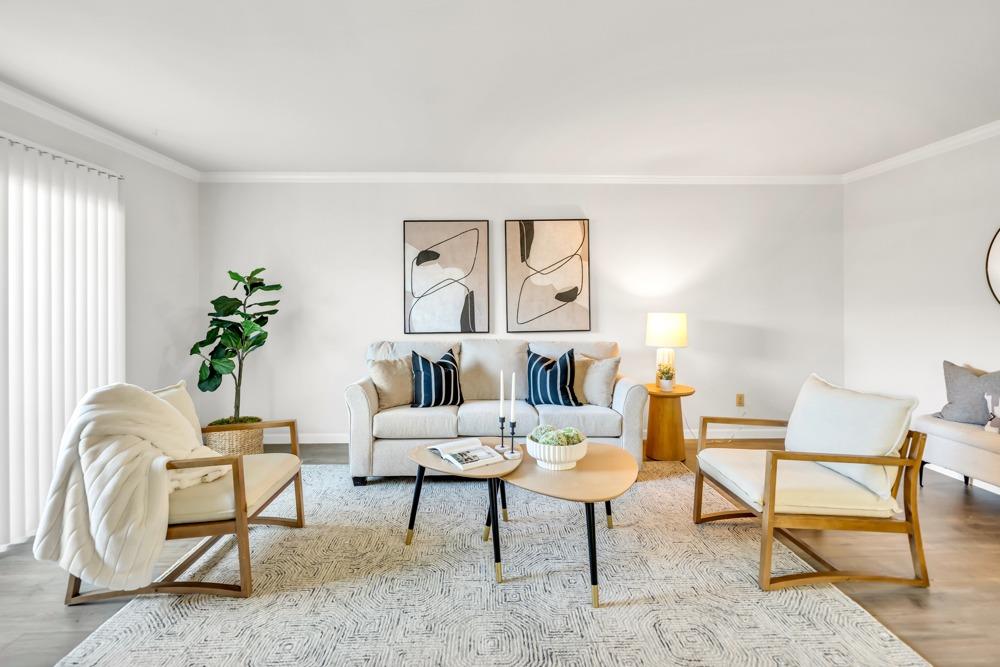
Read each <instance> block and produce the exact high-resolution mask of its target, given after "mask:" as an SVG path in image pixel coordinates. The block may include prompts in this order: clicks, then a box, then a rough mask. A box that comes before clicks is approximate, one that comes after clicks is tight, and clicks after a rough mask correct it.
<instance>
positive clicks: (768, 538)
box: [758, 508, 774, 591]
mask: <svg viewBox="0 0 1000 667" xmlns="http://www.w3.org/2000/svg"><path fill="white" fill-rule="evenodd" d="M766 509H767V508H765V510H766ZM773 550H774V528H773V527H772V526H771V522H770V521H769V520H768V516H767V512H766V511H765V512H763V513H761V515H760V574H759V576H758V582H759V584H760V589H761V590H762V591H769V590H771V553H772V552H773Z"/></svg>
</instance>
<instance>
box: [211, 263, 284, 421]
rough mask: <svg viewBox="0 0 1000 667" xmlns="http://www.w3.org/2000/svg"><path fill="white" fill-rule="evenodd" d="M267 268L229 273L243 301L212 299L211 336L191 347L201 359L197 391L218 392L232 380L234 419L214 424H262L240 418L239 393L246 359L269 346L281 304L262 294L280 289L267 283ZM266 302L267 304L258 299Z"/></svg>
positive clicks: (230, 298) (239, 299) (277, 285)
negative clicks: (271, 321) (268, 328)
mask: <svg viewBox="0 0 1000 667" xmlns="http://www.w3.org/2000/svg"><path fill="white" fill-rule="evenodd" d="M264 271H265V269H264V267H260V268H257V269H254V270H253V271H251V272H250V273H248V274H246V275H243V274H240V273H237V272H236V271H230V272H229V277H230V278H231V279H232V280H233V281H234V284H233V291H235V292H237V293H239V292H242V293H243V298H237V297H234V296H226V295H223V296H220V297H217V298H215V299H212V312H210V313H208V317H209V318H210V319H209V323H208V333H206V334H205V337H204V338H203V339H201V340H199V341H198V342H197V343H195V344H194V345H193V346H192V347H191V354H192V355H197V356H199V357H201V359H202V362H201V367H200V368H199V369H198V389H201V390H202V391H215V390H216V389H218V388H219V386H220V385H221V384H222V380H223V377H224V376H226V375H228V376H229V377H231V378H232V379H233V384H234V387H235V390H236V392H235V399H234V402H233V415H232V417H227V418H225V419H219V420H216V421H214V422H212V424H234V423H241V422H254V421H260V419H259V418H258V417H243V416H241V415H240V393H241V390H242V389H243V368H244V364H245V363H246V358H247V355H249V354H250V353H251V352H253V351H254V350H258V349H260V348H261V347H262V346H263V345H264V343H266V342H267V331H265V330H264V327H265V326H267V322H268V320H269V318H271V317H272V316H274V315H276V314H277V312H278V309H277V308H275V306H277V305H278V303H279V300H278V299H273V300H267V297H266V296H265V295H264V294H261V293H262V292H276V291H278V290H280V289H281V285H279V284H277V283H274V284H271V283H268V282H266V281H265V280H264V279H263V278H262V277H261V274H262V273H264ZM261 298H264V299H265V300H264V301H258V300H257V299H261Z"/></svg>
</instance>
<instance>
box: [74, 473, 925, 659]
mask: <svg viewBox="0 0 1000 667" xmlns="http://www.w3.org/2000/svg"><path fill="white" fill-rule="evenodd" d="M304 479H305V497H306V506H307V526H306V527H305V528H302V529H292V528H282V527H272V526H258V527H254V528H253V529H252V535H251V544H252V549H253V571H254V595H253V597H251V598H250V599H246V600H242V599H231V598H218V597H210V596H196V597H195V596H192V597H173V596H150V597H145V598H140V599H138V600H134V601H132V602H131V603H129V604H128V605H127V606H126V607H124V608H123V609H122V610H121V611H120V612H119V613H118V614H116V615H115V616H114V617H113V618H112V619H111V620H109V621H108V622H107V623H105V624H104V625H103V626H102V627H101V628H100V629H98V630H97V631H96V632H94V634H92V635H91V636H90V637H89V638H88V639H87V640H86V641H84V642H83V643H82V644H80V646H78V647H77V648H76V649H75V650H74V651H73V652H72V653H70V654H69V655H68V656H66V658H64V659H63V662H62V663H61V664H64V665H96V664H101V665H175V664H176V665H180V664H183V665H321V664H349V665H401V664H406V665H548V664H570V665H644V664H646V665H666V664H684V665H756V664H762V665H764V664H766V665H859V664H863V665H876V664H877V665H916V664H926V663H925V662H924V661H923V660H922V659H921V658H920V657H919V656H918V655H917V654H916V653H915V652H913V651H912V650H911V649H910V648H909V647H907V646H906V644H904V643H903V642H902V641H900V640H899V639H898V638H896V637H895V636H894V635H893V634H891V633H890V632H889V631H888V630H887V629H886V628H885V627H883V626H882V625H881V624H879V623H878V621H876V620H875V619H874V618H873V617H872V616H870V615H869V614H868V613H867V612H866V611H865V610H864V609H862V608H861V607H860V606H858V605H857V604H856V603H854V602H853V601H852V600H850V599H849V598H848V597H847V596H845V595H843V594H842V593H841V592H840V591H838V590H837V589H836V588H834V587H832V586H828V585H827V586H811V587H803V588H795V589H791V590H784V591H777V592H771V593H764V592H762V591H761V590H760V589H759V588H758V587H757V579H756V576H757V575H756V573H757V562H758V561H757V557H758V548H759V541H758V532H757V529H756V526H755V524H754V523H753V522H752V521H749V520H740V521H732V522H726V523H716V524H709V525H705V526H695V525H693V524H692V523H691V502H692V484H693V480H694V476H693V475H692V474H691V473H690V472H689V471H688V470H687V468H685V467H684V466H683V465H682V464H679V463H651V464H647V465H646V467H645V470H644V471H643V472H642V474H641V475H640V477H639V481H638V482H637V483H636V485H635V486H634V487H633V488H632V490H631V491H629V492H628V493H627V494H626V495H625V496H623V497H622V498H620V499H619V500H618V501H616V502H615V503H614V515H615V527H614V528H613V529H611V530H609V529H608V528H607V527H606V526H605V522H604V519H603V512H601V511H600V510H599V511H598V514H597V528H598V530H597V533H598V535H597V549H598V558H599V573H600V583H601V599H602V603H603V605H604V606H603V607H602V608H600V609H593V608H592V607H591V606H590V586H589V578H588V576H589V575H588V566H587V539H586V526H585V523H584V515H583V509H582V506H581V505H578V504H571V503H567V502H562V501H557V500H552V499H549V498H545V497H542V496H537V495H534V494H531V493H528V492H526V491H523V490H520V489H513V488H508V505H509V507H510V522H509V523H505V524H502V533H501V535H502V539H501V542H502V544H503V554H504V573H505V577H506V581H505V582H504V583H503V584H500V585H497V584H495V583H494V581H493V579H494V574H493V556H492V547H491V545H489V544H487V543H484V542H483V541H482V536H481V533H482V522H483V519H484V517H485V511H486V485H485V483H484V482H469V481H464V480H453V479H438V478H428V479H427V482H426V483H425V484H424V489H423V494H422V495H423V497H422V498H421V506H420V513H419V515H418V518H417V527H416V528H417V529H416V535H415V538H414V542H413V544H412V545H411V546H409V547H407V546H404V545H403V538H404V534H405V529H406V520H407V517H408V513H409V507H410V498H411V494H412V489H413V483H412V480H406V479H400V480H386V481H381V482H372V483H370V484H369V485H368V486H367V487H362V488H354V487H353V486H351V481H350V478H349V476H348V474H347V468H346V466H333V465H312V466H306V467H305V473H304ZM284 495H285V496H286V497H283V498H281V499H279V500H278V501H276V503H275V505H274V506H273V507H274V510H275V511H274V512H272V513H274V514H277V513H278V512H281V513H283V514H285V515H287V516H291V515H292V507H293V505H292V500H291V498H290V497H288V496H289V494H288V493H286V494H284ZM726 507H728V503H726V502H725V501H724V500H723V499H722V498H721V497H719V496H718V495H717V494H715V493H714V492H712V491H711V490H710V489H706V509H708V510H712V509H725V508H726ZM774 564H775V571H776V573H778V574H785V573H789V572H792V571H798V570H802V569H808V568H807V566H806V565H805V564H804V563H803V562H802V561H801V560H800V559H799V558H798V557H797V556H795V555H794V554H793V553H791V552H790V551H789V550H788V549H786V548H784V547H783V546H782V545H780V544H779V545H775V554H774ZM199 567H200V572H199V574H209V575H211V576H212V578H213V579H214V580H216V581H228V582H233V583H235V582H236V550H235V548H234V547H233V546H231V540H222V541H221V542H220V544H219V545H217V546H216V547H215V549H214V550H213V551H212V552H209V553H208V554H206V556H205V557H204V559H203V560H202V561H201V563H200V566H199Z"/></svg>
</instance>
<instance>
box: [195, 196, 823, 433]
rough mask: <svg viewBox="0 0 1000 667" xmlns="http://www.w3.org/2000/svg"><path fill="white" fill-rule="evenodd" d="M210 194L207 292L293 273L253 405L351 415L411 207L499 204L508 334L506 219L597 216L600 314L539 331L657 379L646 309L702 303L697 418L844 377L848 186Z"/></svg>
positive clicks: (252, 367)
mask: <svg viewBox="0 0 1000 667" xmlns="http://www.w3.org/2000/svg"><path fill="white" fill-rule="evenodd" d="M200 202H201V208H200V214H199V217H200V220H201V226H200V229H201V236H200V248H201V252H200V276H201V279H200V302H201V303H202V304H203V305H204V306H206V307H207V305H208V301H209V299H211V298H213V297H215V296H217V295H218V294H220V293H222V292H224V291H226V290H228V289H229V288H230V287H231V283H230V282H229V281H228V279H227V278H226V277H225V275H226V270H227V269H230V268H232V269H238V270H239V269H243V270H246V269H249V268H251V267H255V266H266V267H268V276H269V277H270V278H271V279H274V280H279V281H280V282H282V283H283V284H284V286H285V289H284V291H283V292H282V293H280V296H281V298H282V304H281V307H282V312H281V313H279V315H278V316H277V317H276V318H275V319H274V320H272V323H271V324H270V325H269V328H270V329H271V332H272V333H271V338H270V340H269V342H268V344H267V346H266V347H264V348H263V349H262V350H261V351H259V352H257V353H255V356H254V357H251V359H250V364H249V366H248V373H247V377H246V386H245V390H244V391H245V395H244V399H243V404H244V411H245V412H247V411H248V413H250V414H254V413H255V414H259V415H262V416H274V417H279V416H281V417H283V416H294V417H297V418H298V419H299V421H300V426H299V427H300V431H301V432H303V433H305V434H314V435H315V437H316V439H317V440H320V441H330V440H334V439H337V438H343V437H344V435H343V434H344V433H345V432H346V431H347V414H346V409H345V407H344V401H343V388H344V386H345V385H346V384H348V383H349V382H351V381H353V380H355V379H357V378H358V377H361V376H362V375H363V374H364V372H365V367H364V351H365V346H366V345H367V344H368V342H369V341H371V340H374V339H383V338H384V339H399V338H402V337H403V334H402V289H403V275H402V266H401V264H402V259H401V258H402V248H401V245H402V220H404V219H406V218H417V219H419V218H463V217H466V218H474V219H482V218H488V219H489V220H490V221H491V232H490V253H491V281H492V295H491V297H492V303H491V311H492V312H491V319H492V331H493V332H494V333H493V334H491V335H494V336H507V334H506V332H505V331H506V324H505V319H504V281H503V268H502V267H503V252H504V249H503V221H504V219H506V218H521V217H524V218H531V217H535V218H556V217H573V218H576V217H587V218H590V221H591V223H590V224H591V236H592V242H591V257H592V274H591V285H592V290H593V295H592V296H593V299H592V309H593V311H592V312H593V331H592V332H591V333H589V334H541V335H536V336H535V337H536V338H553V337H566V338H574V337H579V338H584V337H589V338H595V339H613V340H618V341H619V342H620V343H621V345H622V350H623V357H624V358H623V370H624V372H626V373H627V374H629V375H632V376H634V377H636V378H640V379H643V380H646V379H647V378H649V377H650V375H651V373H652V370H653V366H654V364H655V351H654V350H652V349H650V348H646V347H645V346H644V344H643V343H644V340H643V338H644V329H645V313H646V312H647V311H658V310H666V311H674V310H676V311H687V312H688V313H689V318H690V324H689V328H690V336H689V339H690V347H688V348H687V349H684V350H680V351H678V357H677V363H678V366H679V381H681V382H683V383H687V384H692V385H694V386H695V387H697V389H698V393H697V394H696V395H695V396H693V397H691V398H690V399H685V410H686V417H687V420H688V422H689V424H690V425H691V426H692V427H694V428H697V422H698V418H699V416H700V415H702V414H736V413H737V409H736V408H735V394H736V392H744V393H746V394H747V411H748V413H749V414H751V415H759V416H784V415H787V414H788V412H789V410H790V409H791V406H792V402H793V400H794V398H795V395H796V393H797V391H798V388H799V386H800V384H801V383H802V381H803V379H804V378H805V377H806V375H807V374H808V373H810V372H813V371H815V372H818V373H820V374H822V375H824V376H826V377H828V378H830V379H831V380H834V381H838V382H839V381H841V380H842V379H843V377H842V376H843V355H842V338H841V337H842V333H843V283H842V268H843V257H842V245H843V239H842V211H841V204H842V192H841V187H840V186H707V185H701V186H699V185H696V186H644V185H510V184H506V185H468V184H459V185H439V184H435V185H427V184H357V185H349V184H301V185H296V184H203V185H202V186H201V197H200ZM205 312H207V311H205ZM190 338H191V340H192V341H193V340H194V336H193V335H192V336H191V337H190ZM456 338H457V336H456ZM196 366H197V359H195V358H192V359H191V360H190V366H189V367H188V377H189V378H192V377H193V375H194V373H195V368H196ZM231 395H232V391H231V388H230V385H229V384H226V385H224V386H223V388H222V389H220V390H219V391H218V392H217V393H216V394H214V395H199V396H196V397H195V400H196V401H197V402H198V403H199V409H200V412H201V413H202V417H203V419H213V418H216V417H219V416H224V415H226V414H229V412H228V411H229V409H230V404H231ZM316 434H319V435H316Z"/></svg>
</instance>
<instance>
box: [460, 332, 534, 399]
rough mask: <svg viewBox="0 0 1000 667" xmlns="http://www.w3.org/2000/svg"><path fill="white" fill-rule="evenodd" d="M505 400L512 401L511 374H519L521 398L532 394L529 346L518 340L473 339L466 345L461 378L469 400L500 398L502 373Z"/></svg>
mask: <svg viewBox="0 0 1000 667" xmlns="http://www.w3.org/2000/svg"><path fill="white" fill-rule="evenodd" d="M501 371H502V372H503V374H504V394H505V395H504V398H505V399H509V398H510V374H511V373H513V372H516V373H517V385H516V389H517V396H518V397H519V398H523V397H524V396H526V395H527V393H528V343H527V342H526V341H523V340H518V339H515V338H501V339H496V338H470V339H467V340H465V341H463V342H462V358H461V359H460V360H459V377H460V382H461V383H462V396H463V397H464V398H465V400H467V401H479V400H496V399H498V398H500V372H501Z"/></svg>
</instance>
